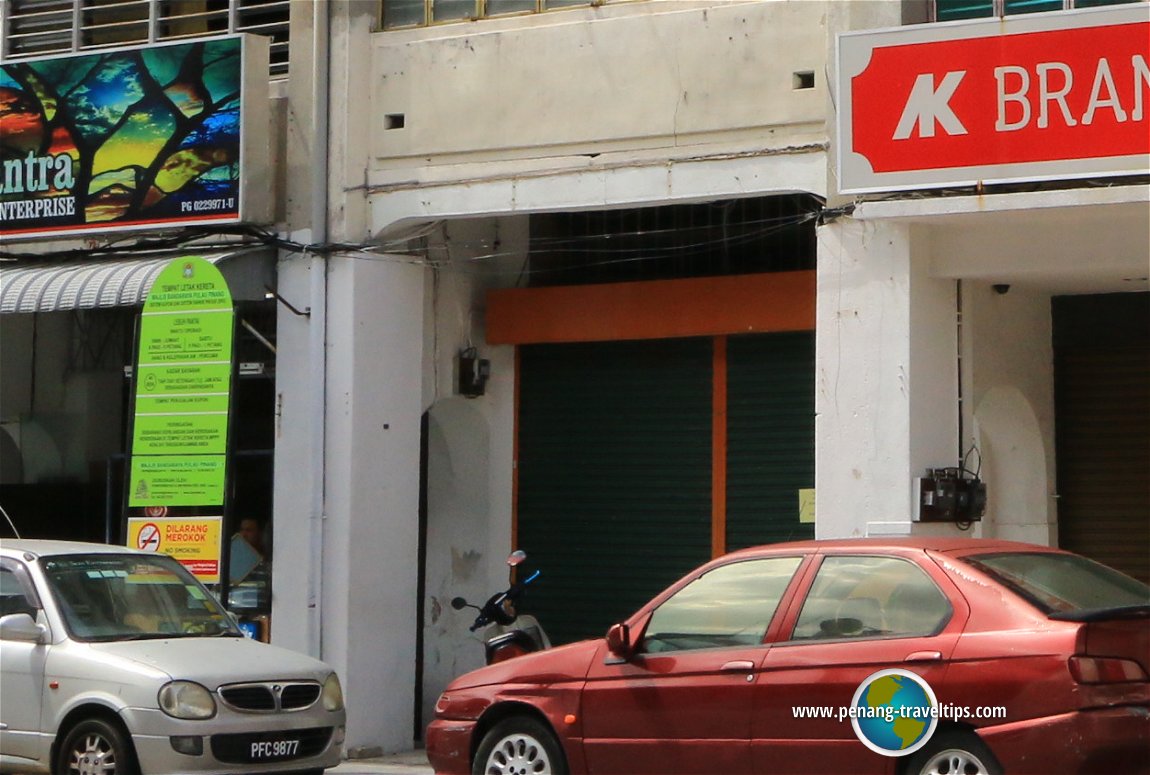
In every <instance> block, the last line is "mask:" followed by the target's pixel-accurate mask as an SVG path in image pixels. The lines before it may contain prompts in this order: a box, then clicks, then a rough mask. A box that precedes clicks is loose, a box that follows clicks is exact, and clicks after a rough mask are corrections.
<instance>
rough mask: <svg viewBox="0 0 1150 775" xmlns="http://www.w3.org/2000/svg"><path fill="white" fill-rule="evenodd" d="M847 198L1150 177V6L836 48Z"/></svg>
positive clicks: (852, 36)
mask: <svg viewBox="0 0 1150 775" xmlns="http://www.w3.org/2000/svg"><path fill="white" fill-rule="evenodd" d="M838 91H839V95H840V99H839V101H838V128H837V133H838V149H839V150H838V176H839V190H840V191H841V192H842V193H846V194H851V193H868V192H879V191H895V190H907V189H916V188H938V187H943V186H970V185H976V184H978V183H1000V182H1012V181H1034V180H1051V179H1071V178H1086V177H1112V176H1118V175H1145V174H1147V173H1148V172H1150V4H1147V3H1134V4H1131V5H1123V6H1115V7H1110V8H1099V9H1084V10H1080V11H1058V12H1054V13H1041V14H1023V15H1018V16H1007V17H1005V18H1003V19H997V18H996V19H987V20H978V21H963V22H948V23H944V24H921V25H910V26H906V27H899V28H893V29H885V30H871V31H866V32H859V33H844V34H842V35H840V36H839V38H838Z"/></svg>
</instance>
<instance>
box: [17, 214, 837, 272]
mask: <svg viewBox="0 0 1150 775" xmlns="http://www.w3.org/2000/svg"><path fill="white" fill-rule="evenodd" d="M820 212H821V210H808V211H804V212H800V213H797V214H794V215H786V216H777V217H770V218H762V219H752V220H747V221H740V222H739V223H737V224H733V225H732V226H733V228H734V230H736V231H738V232H739V233H736V234H731V235H729V236H727V237H724V238H720V239H701V238H699V239H696V240H694V241H691V242H686V243H678V244H675V245H669V246H663V247H660V248H651V247H634V248H630V247H625V246H623V245H618V246H612V247H589V246H588V245H587V242H588V241H596V242H599V241H602V242H607V241H609V240H616V241H626V240H627V239H628V238H650V237H654V236H658V235H661V234H672V233H677V234H680V235H682V234H690V233H692V232H706V231H714V230H715V229H717V228H719V227H718V226H717V225H714V224H704V225H700V226H686V227H670V228H666V229H636V230H632V231H627V232H609V233H601V234H590V235H579V236H574V237H572V236H563V237H538V238H534V237H533V238H530V239H529V240H528V245H527V248H526V251H524V250H505V251H498V250H497V251H488V252H484V253H480V254H479V255H474V256H466V257H464V258H460V259H457V260H451V259H437V258H435V257H434V255H433V254H434V253H436V252H438V251H443V252H445V253H446V252H448V251H452V250H455V251H458V250H467V249H474V248H479V249H483V248H486V247H488V246H489V245H490V243H488V242H487V241H482V242H472V241H466V240H463V241H456V240H451V239H449V240H448V241H447V242H445V243H444V244H441V245H434V244H433V245H423V246H416V245H413V244H412V242H415V241H418V240H425V239H426V238H427V237H428V236H430V234H432V233H434V231H435V230H437V229H438V228H440V227H441V226H442V224H443V222H442V221H438V222H432V223H429V224H425V225H423V226H422V227H420V228H418V229H416V230H414V231H412V232H411V233H409V234H405V235H403V236H402V237H399V238H396V239H394V240H389V241H385V242H378V243H342V242H335V243H324V244H306V243H301V242H296V241H294V240H289V239H286V238H284V237H281V236H279V235H278V234H276V233H274V232H272V231H269V230H267V229H263V228H260V227H255V226H248V225H240V226H235V227H224V228H218V227H217V228H215V229H212V230H205V229H202V228H198V227H190V228H187V229H184V230H181V231H180V232H177V233H173V234H165V235H161V236H148V237H143V238H139V237H137V238H134V241H131V242H129V241H128V240H131V239H133V238H131V237H118V238H115V239H112V240H109V241H108V242H105V243H104V244H102V245H97V246H93V247H86V248H73V249H69V250H62V251H50V252H45V253H24V252H14V251H10V250H0V259H6V260H8V261H15V262H48V261H53V262H59V261H68V260H88V259H92V258H100V257H103V256H113V255H114V256H124V255H125V254H131V255H137V256H144V255H149V254H156V253H166V252H171V251H174V250H179V249H186V248H188V247H191V246H194V247H195V248H196V249H199V250H205V251H206V250H212V251H225V250H237V249H242V248H251V247H257V246H260V245H263V246H267V247H274V248H277V249H280V250H283V251H284V252H287V253H295V254H319V255H326V256H332V255H335V254H344V256H345V257H348V258H353V259H363V260H388V261H397V262H401V263H408V264H420V265H425V266H431V267H435V268H439V269H444V270H447V271H455V272H459V273H463V274H484V275H499V274H515V275H526V274H535V273H539V272H550V273H554V272H557V271H566V270H571V269H575V268H580V267H585V266H604V265H610V264H616V263H632V262H637V261H657V260H665V259H668V258H683V257H687V256H690V255H693V254H696V251H700V250H702V249H704V248H713V247H715V246H717V245H728V246H730V245H741V244H746V243H749V242H753V241H754V240H757V239H761V238H763V237H766V236H769V235H771V234H774V233H777V232H779V231H782V230H785V229H789V228H793V227H796V226H800V225H803V224H805V223H808V222H810V221H812V220H815V219H817V218H819V215H820ZM754 226H762V227H763V228H758V229H752V230H749V231H748V230H747V228H748V227H754ZM229 238H230V239H229ZM525 252H526V253H527V255H528V257H530V255H531V254H532V253H535V252H545V253H547V254H548V255H551V256H559V255H562V254H564V253H568V254H572V255H579V256H584V257H588V256H596V257H603V260H599V261H592V262H580V264H579V267H574V266H572V267H546V268H541V269H531V268H529V265H524V266H522V267H520V268H517V269H508V270H502V269H495V270H489V269H487V268H484V269H483V270H482V271H478V272H477V271H473V270H472V268H468V267H467V265H472V267H474V266H476V265H479V264H482V263H487V262H492V261H494V260H496V259H500V258H517V257H521V256H523V255H524V253H525Z"/></svg>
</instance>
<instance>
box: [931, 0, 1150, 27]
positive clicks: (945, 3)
mask: <svg viewBox="0 0 1150 775" xmlns="http://www.w3.org/2000/svg"><path fill="white" fill-rule="evenodd" d="M1138 2H1146V0H934V3H933V4H934V15H933V19H934V21H940V22H949V21H955V20H956V19H981V18H985V17H988V16H1007V15H1011V14H1019V13H1040V12H1042V11H1064V10H1069V9H1072V8H1097V7H1099V6H1103V5H1121V4H1124V3H1138Z"/></svg>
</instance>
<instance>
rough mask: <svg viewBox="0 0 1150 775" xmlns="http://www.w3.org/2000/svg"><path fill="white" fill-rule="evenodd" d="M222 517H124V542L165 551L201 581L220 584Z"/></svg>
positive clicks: (141, 547) (147, 549) (148, 549)
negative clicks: (126, 518) (126, 519)
mask: <svg viewBox="0 0 1150 775" xmlns="http://www.w3.org/2000/svg"><path fill="white" fill-rule="evenodd" d="M223 525H224V519H223V517H219V516H214V517H186V518H179V519H172V518H166V519H153V518H151V517H139V518H137V517H132V518H129V519H128V539H127V542H126V543H127V545H128V546H131V547H134V548H136V549H143V550H145V551H149V552H159V553H161V554H167V555H170V556H171V557H174V558H175V559H176V560H179V562H180V564H182V565H183V566H184V567H185V568H187V569H188V570H189V571H190V572H191V573H192V574H193V575H195V576H196V578H198V579H199V580H200V581H202V582H203V583H205V584H218V583H220V552H221V550H222V547H223V534H224V531H223Z"/></svg>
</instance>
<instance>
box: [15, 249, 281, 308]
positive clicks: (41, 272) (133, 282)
mask: <svg viewBox="0 0 1150 775" xmlns="http://www.w3.org/2000/svg"><path fill="white" fill-rule="evenodd" d="M253 254H263V255H266V256H269V259H270V253H269V251H268V250H267V249H266V248H264V247H262V246H261V247H255V248H244V249H242V250H234V251H231V252H228V253H218V252H217V253H197V252H196V251H194V250H184V251H182V252H180V253H176V254H166V255H163V256H150V257H148V258H124V257H120V258H116V259H96V260H93V259H86V260H85V259H78V260H70V261H55V262H51V263H48V262H31V263H30V262H24V261H21V262H5V263H0V314H5V313H14V312H61V311H66V310H73V309H103V308H107V307H130V306H136V305H142V304H143V303H144V299H145V298H146V297H147V295H148V291H149V290H151V288H152V283H154V282H155V280H156V277H157V276H158V275H159V274H160V272H161V271H162V270H163V268H164V267H165V266H167V265H168V263H169V262H171V261H172V260H173V259H175V258H180V257H183V256H193V255H194V256H200V257H202V258H203V259H205V260H207V261H210V262H211V263H213V264H216V265H221V264H222V263H223V262H230V261H231V259H234V258H236V257H239V256H244V255H253ZM223 270H224V266H221V271H223ZM225 276H226V272H225ZM235 295H236V294H235V293H234V291H233V296H235Z"/></svg>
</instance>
